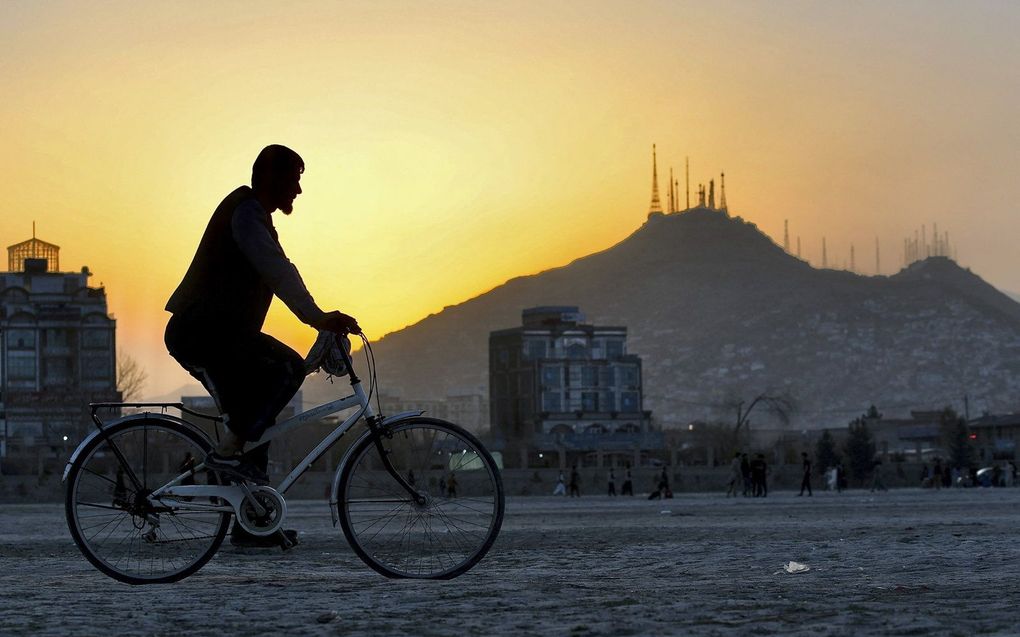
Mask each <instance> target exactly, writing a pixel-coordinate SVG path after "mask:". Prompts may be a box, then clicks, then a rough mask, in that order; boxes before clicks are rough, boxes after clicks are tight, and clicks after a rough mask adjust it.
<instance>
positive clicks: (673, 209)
mask: <svg viewBox="0 0 1020 637" xmlns="http://www.w3.org/2000/svg"><path fill="white" fill-rule="evenodd" d="M669 211H670V212H676V198H675V197H674V196H673V167H672V166H670V167H669Z"/></svg>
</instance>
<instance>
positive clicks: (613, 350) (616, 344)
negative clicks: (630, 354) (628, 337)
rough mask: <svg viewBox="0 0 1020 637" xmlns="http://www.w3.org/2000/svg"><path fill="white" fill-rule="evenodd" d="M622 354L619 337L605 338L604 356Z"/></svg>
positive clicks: (618, 356) (609, 356)
mask: <svg viewBox="0 0 1020 637" xmlns="http://www.w3.org/2000/svg"><path fill="white" fill-rule="evenodd" d="M621 356H623V341H622V340H619V339H608V340H606V358H608V359H614V358H620V357H621Z"/></svg>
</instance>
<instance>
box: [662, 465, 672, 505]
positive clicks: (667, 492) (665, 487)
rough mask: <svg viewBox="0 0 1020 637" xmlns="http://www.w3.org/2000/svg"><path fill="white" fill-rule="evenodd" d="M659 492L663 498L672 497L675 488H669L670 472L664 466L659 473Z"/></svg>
mask: <svg viewBox="0 0 1020 637" xmlns="http://www.w3.org/2000/svg"><path fill="white" fill-rule="evenodd" d="M659 492H660V493H662V497H663V498H672V497H673V490H672V489H670V488H669V473H667V472H666V467H665V466H663V467H662V473H660V474H659Z"/></svg>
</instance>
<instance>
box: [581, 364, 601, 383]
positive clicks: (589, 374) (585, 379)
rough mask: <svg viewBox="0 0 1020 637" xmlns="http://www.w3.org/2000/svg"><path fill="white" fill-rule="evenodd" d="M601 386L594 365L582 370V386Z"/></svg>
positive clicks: (586, 366)
mask: <svg viewBox="0 0 1020 637" xmlns="http://www.w3.org/2000/svg"><path fill="white" fill-rule="evenodd" d="M598 384H599V379H598V374H597V370H596V368H595V366H594V365H585V366H584V367H582V368H581V386H582V387H595V386H597V385H598Z"/></svg>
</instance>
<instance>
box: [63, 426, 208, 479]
mask: <svg viewBox="0 0 1020 637" xmlns="http://www.w3.org/2000/svg"><path fill="white" fill-rule="evenodd" d="M131 420H169V421H171V422H175V423H177V424H179V425H184V426H185V427H187V428H189V429H191V430H193V431H195V432H196V433H198V434H200V435H201V436H202V437H203V438H205V439H206V440H209V436H208V434H206V433H205V432H204V431H202V430H201V429H200V428H199V427H197V426H195V425H194V424H192V423H190V422H188V421H187V420H184V419H183V418H179V417H177V416H171V415H170V414H153V413H151V412H145V413H141V414H131V415H130V416H124V417H122V418H118V419H116V420H113V421H110V422H109V423H105V424H104V425H103V428H102V429H96V430H95V431H93V432H92V433H90V434H89V435H87V436H85V439H84V440H82V441H81V442H80V443H79V444H78V446H77V447H76V448H75V450H74V451H72V452H71V457H70V458H68V459H67V464H66V465H64V475H63V476H62V477H61V478H60V481H61V482H66V481H67V476H68V474H69V473H71V466H72V465H74V463H75V462H76V461H77V460H78V456H80V455H81V454H82V452H83V451H84V450H85V447H87V446H88V445H89V443H91V442H92V441H93V440H95V439H96V438H97V437H99V436H102V435H105V434H106V431H107V430H108V429H109V428H110V427H113V426H115V425H119V424H120V423H122V422H128V421H131ZM211 444H212V443H211V441H210V445H211Z"/></svg>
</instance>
